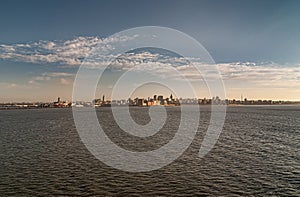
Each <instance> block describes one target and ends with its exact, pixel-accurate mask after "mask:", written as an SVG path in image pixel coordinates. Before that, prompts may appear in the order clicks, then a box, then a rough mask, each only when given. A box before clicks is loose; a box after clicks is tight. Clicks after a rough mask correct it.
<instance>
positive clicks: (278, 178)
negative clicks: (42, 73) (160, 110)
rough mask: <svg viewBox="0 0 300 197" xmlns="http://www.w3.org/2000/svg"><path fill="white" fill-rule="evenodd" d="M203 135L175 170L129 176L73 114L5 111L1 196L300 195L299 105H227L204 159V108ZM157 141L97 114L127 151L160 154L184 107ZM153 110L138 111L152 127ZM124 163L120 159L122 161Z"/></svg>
mask: <svg viewBox="0 0 300 197" xmlns="http://www.w3.org/2000/svg"><path fill="white" fill-rule="evenodd" d="M201 109H202V112H201V120H200V127H199V131H198V133H197V135H196V137H195V139H194V141H193V143H192V144H191V146H190V147H189V148H188V149H187V151H186V152H185V153H184V154H183V155H182V156H181V157H179V158H178V159H177V160H175V162H173V163H172V164H170V165H168V166H166V167H164V168H162V169H159V170H156V171H151V172H146V173H129V172H124V171H120V170H116V169H113V168H111V167H108V166H106V165H105V164H103V163H102V162H100V161H99V160H97V159H96V158H95V157H94V156H93V155H91V154H90V153H89V151H88V150H87V149H86V148H85V146H84V145H83V144H82V143H81V141H80V138H79V136H78V133H77V131H76V129H75V125H74V122H73V118H72V111H71V109H37V110H35V109H31V110H7V111H6V110H2V111H0V129H1V131H0V177H1V178H0V195H1V196H7V195H17V196H18V195H42V196H43V195H71V196H75V195H127V194H137V195H182V194H185V195H189V194H190V195H211V196H216V195H218V196H233V195H245V196H249V195H255V196H258V195H262V196H265V195H276V196H277V195H282V196H284V195H286V196H300V153H299V152H300V151H299V150H300V106H259V107H255V106H249V107H247V106H244V107H236V106H235V107H229V108H228V112H227V116H226V121H225V125H224V130H223V132H222V134H221V136H220V138H219V140H218V143H217V144H216V146H215V147H214V149H213V150H212V151H211V152H210V153H209V154H208V155H206V157H205V158H202V159H200V158H198V151H199V148H200V145H201V141H202V139H203V136H204V134H205V131H206V129H207V126H208V121H209V117H210V112H209V108H208V107H202V108H201ZM167 112H168V121H167V123H166V125H165V126H164V127H163V129H162V131H161V132H159V133H157V134H155V135H154V136H153V137H148V138H145V139H143V138H138V137H132V136H130V135H128V134H126V133H124V132H122V131H121V130H120V128H119V127H118V126H117V125H116V124H115V123H114V121H113V120H112V114H111V113H110V110H109V108H102V109H100V110H98V112H97V113H98V115H99V116H98V117H99V119H100V123H101V124H102V125H103V127H104V128H105V129H106V133H107V135H108V136H109V137H110V138H111V139H112V141H114V142H115V143H118V145H119V146H121V147H123V148H126V149H128V150H134V151H145V150H153V149H156V148H159V147H160V146H161V145H164V144H165V143H167V142H168V141H169V140H170V139H172V137H173V136H174V134H175V132H176V129H177V127H178V120H179V116H180V111H179V107H171V108H168V109H167ZM147 113H148V109H147V108H134V109H132V110H131V114H132V116H133V118H134V119H135V120H136V122H138V123H140V124H146V123H147V122H149V120H150V118H149V116H148V115H147ZM120 162H122V161H120Z"/></svg>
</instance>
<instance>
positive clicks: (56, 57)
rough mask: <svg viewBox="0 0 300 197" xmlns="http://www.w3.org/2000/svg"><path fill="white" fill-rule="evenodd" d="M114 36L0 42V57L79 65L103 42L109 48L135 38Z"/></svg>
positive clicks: (20, 60)
mask: <svg viewBox="0 0 300 197" xmlns="http://www.w3.org/2000/svg"><path fill="white" fill-rule="evenodd" d="M136 37H137V35H134V36H132V37H127V36H115V37H109V38H104V39H101V38H99V37H77V38H74V39H72V40H67V41H39V42H33V43H25V44H22V43H21V44H11V45H7V44H1V45H0V59H4V60H12V61H19V62H29V63H38V64H44V63H45V64H46V63H58V64H61V65H65V66H79V65H80V64H81V63H82V62H83V60H84V58H85V57H86V56H87V55H88V54H89V53H90V51H91V50H92V49H93V48H94V47H95V46H96V45H97V44H98V43H103V44H104V45H103V46H104V48H103V50H109V49H110V47H111V44H113V43H116V42H125V41H128V40H131V39H134V38H136Z"/></svg>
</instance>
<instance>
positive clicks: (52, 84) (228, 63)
mask: <svg viewBox="0 0 300 197" xmlns="http://www.w3.org/2000/svg"><path fill="white" fill-rule="evenodd" d="M15 4H16V3H15V2H14V1H12V2H6V3H5V4H3V5H2V6H1V8H0V11H1V12H0V21H1V25H2V30H3V31H2V33H1V40H0V68H1V72H0V90H1V91H0V92H1V93H0V102H23V101H24V102H28V101H30V102H37V101H51V100H55V99H56V98H57V95H59V96H60V97H62V98H65V99H66V100H72V88H73V81H74V78H75V76H76V72H77V70H78V68H79V66H80V65H81V63H82V62H83V61H84V58H85V57H86V56H87V55H88V54H89V52H90V51H91V50H92V49H93V48H94V47H95V46H96V45H97V43H99V42H101V43H107V44H108V45H109V44H110V42H122V40H124V39H134V38H119V39H118V38H116V39H114V40H110V39H109V38H108V37H109V36H110V35H112V34H114V33H117V32H118V31H122V30H125V29H128V28H132V27H136V26H147V25H156V26H166V27H170V28H174V29H177V30H180V31H182V32H184V33H187V34H188V35H190V36H192V37H194V38H195V39H196V40H197V41H199V42H200V43H201V44H202V45H203V46H204V47H205V48H206V49H207V51H208V52H209V53H210V55H211V56H212V58H213V59H214V60H215V62H216V64H217V66H218V68H219V71H220V73H221V76H222V78H223V81H224V84H225V92H226V98H229V99H236V98H240V95H241V94H242V95H244V97H247V98H248V99H254V100H257V99H263V100H270V99H271V100H290V101H298V100H300V89H299V87H300V86H299V84H300V57H299V55H298V54H299V51H300V46H299V45H298V43H299V42H300V38H299V35H300V27H299V25H298V19H299V18H300V13H299V12H298V9H297V8H299V6H300V2H299V1H285V2H282V1H264V2H261V1H252V2H244V3H243V4H241V3H240V2H239V1H228V3H226V4H223V3H220V1H186V2H181V1H176V2H174V1H164V2H160V1H151V3H150V2H139V1H132V2H131V3H129V4H128V3H127V2H126V3H125V2H117V1H110V2H100V1H99V2H97V1H87V2H86V3H83V2H80V1H72V2H68V1H64V2H60V1H51V2H50V1H49V2H44V3H41V2H39V1H31V2H18V3H17V4H18V7H19V8H18V9H15V6H16V5H15ZM116 4H118V6H116ZM31 5H34V6H31ZM115 7H118V9H117V10H115V11H113V13H111V11H112V10H114V9H113V8H115ZM120 8H122V9H120ZM170 9H171V10H172V12H170V11H169V10H170ZM87 10H93V12H88V11H87ZM108 10H109V11H108ZM77 13H84V14H83V15H78V14H77ZM128 13H130V14H128ZM153 13H155V14H153ZM107 16H108V17H107ZM160 52H161V51H150V52H149V51H142V52H141V51H139V52H138V53H135V54H133V56H130V57H128V56H126V58H127V59H126V58H124V59H125V60H126V63H128V64H130V63H132V62H135V61H136V60H137V58H140V59H138V61H140V60H142V64H144V65H142V66H144V67H145V68H147V69H148V70H147V69H146V71H145V70H143V72H148V73H147V76H146V77H148V78H149V79H151V78H152V75H153V70H152V68H154V69H155V68H159V71H160V72H159V73H158V74H157V76H156V77H165V75H167V76H168V70H165V69H164V68H165V65H168V64H170V63H171V64H174V65H176V64H181V63H182V62H180V61H181V59H178V57H169V59H168V60H166V59H163V60H162V59H158V58H157V57H160V55H161V53H160ZM134 55H136V56H134ZM190 58H193V57H190ZM144 60H147V62H146V63H145V62H144ZM138 63H140V62H138ZM195 63H196V64H201V61H198V60H195ZM207 67H209V65H208V66H207ZM177 68H178V69H179V70H180V71H182V72H184V73H185V74H186V76H188V77H189V78H190V79H193V82H192V83H193V85H194V86H195V90H196V96H197V97H198V98H203V97H206V98H210V97H212V96H214V95H210V94H209V91H208V88H207V86H206V84H205V82H203V81H201V75H199V74H195V73H194V72H193V70H191V69H190V68H189V67H188V64H186V65H183V66H182V65H180V66H178V67H177ZM203 68H204V69H205V66H204V67H203ZM151 74H152V75H151ZM154 74H156V73H154ZM106 75H107V76H106V78H107V79H106V80H103V81H101V83H100V84H103V86H104V88H103V87H100V89H99V90H98V91H97V93H96V95H95V96H98V97H99V96H101V95H102V94H103V93H104V94H106V95H107V97H108V98H109V97H110V96H109V95H110V94H111V92H112V88H113V85H111V81H110V80H112V79H113V78H114V73H113V72H106ZM132 75H134V76H136V77H137V78H138V77H145V76H144V75H141V71H137V72H134V73H132ZM172 80H173V83H174V85H176V86H180V81H179V80H177V79H176V78H174V79H172ZM134 83H135V82H134V80H132V81H130V80H128V81H127V82H126V83H124V84H122V87H123V88H122V89H124V92H120V94H119V95H118V94H117V95H115V97H116V98H117V99H122V97H124V96H122V95H124V94H125V93H126V92H125V90H126V86H129V85H130V84H134ZM101 88H102V89H101ZM136 88H137V89H138V90H137V91H136V92H133V97H134V95H135V94H136V95H139V96H140V97H146V96H147V95H152V93H153V92H158V93H159V94H162V95H168V94H169V92H170V90H169V89H167V88H165V87H163V86H159V85H153V84H152V85H146V86H143V87H140V86H139V85H138V84H137V85H136ZM186 96H187V97H192V96H193V95H190V94H189V93H188V92H186Z"/></svg>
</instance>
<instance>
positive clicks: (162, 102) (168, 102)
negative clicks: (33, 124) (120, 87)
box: [0, 94, 300, 109]
mask: <svg viewBox="0 0 300 197" xmlns="http://www.w3.org/2000/svg"><path fill="white" fill-rule="evenodd" d="M212 104H214V105H291V104H300V101H273V100H248V99H247V98H245V99H242V98H241V99H240V100H236V99H232V100H230V99H225V100H224V99H220V98H219V97H218V96H216V97H213V98H211V99H207V98H203V99H197V98H184V99H183V98H179V99H178V98H174V97H173V95H172V94H171V95H170V96H169V97H167V98H164V97H163V96H162V95H154V96H153V97H152V98H150V97H148V98H147V99H144V98H135V99H131V98H129V99H127V100H126V99H122V100H105V96H104V95H103V97H102V99H94V100H93V101H92V102H84V101H73V102H69V101H62V100H61V99H60V98H59V97H58V99H57V101H54V102H49V103H47V102H46V103H43V102H36V103H30V102H22V103H0V109H32V108H33V109H34V108H69V107H110V106H125V105H127V106H138V107H150V106H179V105H212Z"/></svg>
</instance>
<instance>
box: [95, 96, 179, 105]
mask: <svg viewBox="0 0 300 197" xmlns="http://www.w3.org/2000/svg"><path fill="white" fill-rule="evenodd" d="M93 104H94V106H95V107H106V106H112V105H113V106H122V105H129V106H138V107H150V106H178V105H180V101H179V100H178V99H177V98H173V95H172V94H171V95H170V97H167V98H164V97H163V96H162V95H159V96H158V95H154V96H153V98H150V97H148V99H144V98H138V97H137V98H135V99H131V98H129V99H128V100H125V99H123V100H112V101H106V100H105V96H104V95H103V97H102V99H94V100H93Z"/></svg>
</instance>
